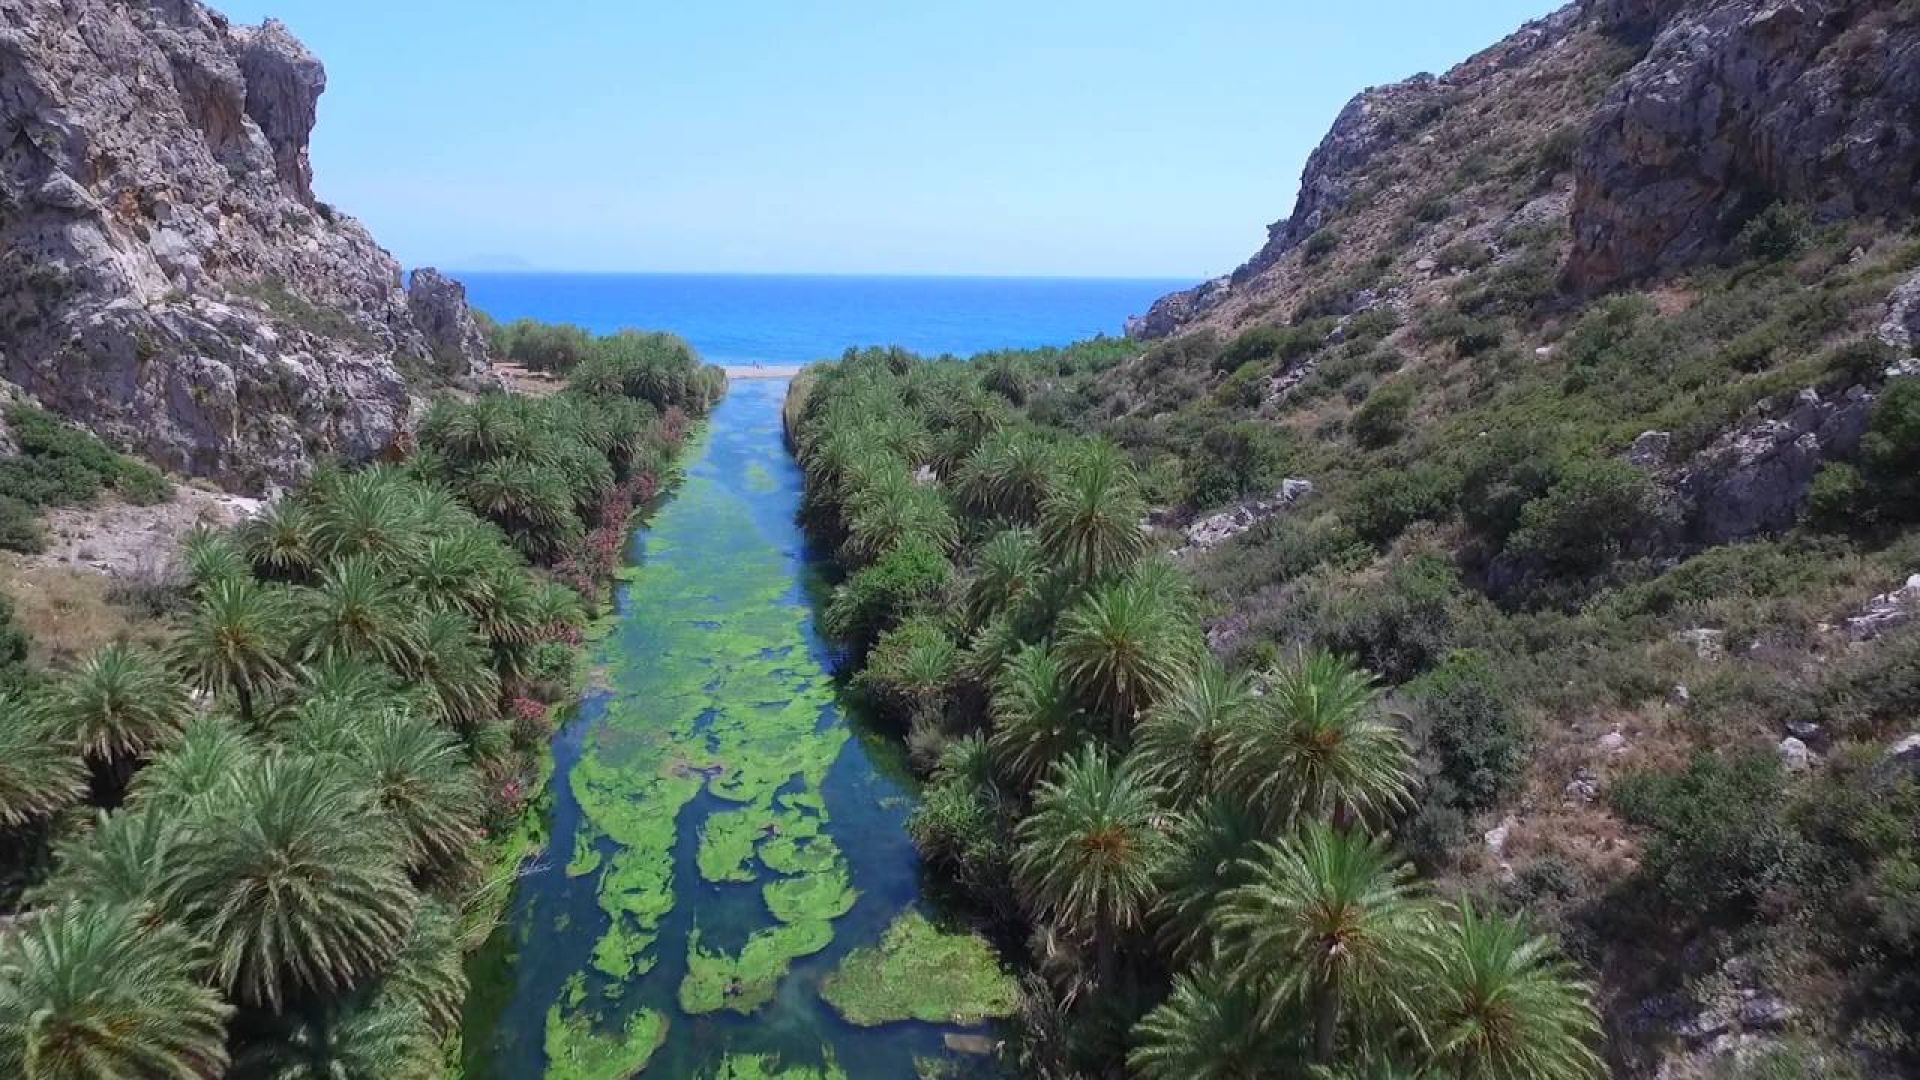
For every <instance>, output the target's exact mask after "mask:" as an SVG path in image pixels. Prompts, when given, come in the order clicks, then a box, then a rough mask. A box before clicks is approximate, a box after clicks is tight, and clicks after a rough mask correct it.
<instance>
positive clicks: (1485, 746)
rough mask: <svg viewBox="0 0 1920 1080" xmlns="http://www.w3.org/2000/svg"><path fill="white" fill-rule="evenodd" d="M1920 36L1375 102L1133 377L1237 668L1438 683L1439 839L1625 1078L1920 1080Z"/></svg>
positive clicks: (1767, 18)
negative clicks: (1597, 1032)
mask: <svg viewBox="0 0 1920 1080" xmlns="http://www.w3.org/2000/svg"><path fill="white" fill-rule="evenodd" d="M1916 101H1920V3H1914V2H1913V0H1900V2H1895V0H1880V2H1865V0H1855V2H1848V0H1662V2H1647V0H1585V2H1582V3H1579V4H1575V5H1572V6H1569V7H1567V8H1565V9H1563V10H1561V11H1559V12H1557V13H1555V14H1553V15H1551V16H1548V17H1547V18H1545V19H1542V20H1539V21H1537V22H1534V23H1531V24H1529V25H1527V26H1524V27H1522V28H1521V29H1520V30H1519V31H1518V32H1516V33H1515V34H1513V35H1512V36H1510V37H1508V38H1507V39H1506V40H1504V41H1502V42H1500V43H1499V44H1497V45H1495V46H1494V47H1493V48H1491V49H1488V50H1486V51H1485V52H1483V53H1481V54H1479V55H1477V56H1475V57H1473V58H1471V59H1469V60H1468V61H1466V62H1465V63H1463V64H1461V65H1460V66H1458V67H1456V68H1455V69H1453V70H1451V71H1449V72H1447V73H1446V74H1445V75H1442V76H1438V77H1435V76H1420V77H1416V78H1414V79H1410V80H1408V81H1406V82H1402V83H1398V84H1395V85H1392V86H1387V87H1379V88H1375V89H1371V90H1368V91H1366V92H1364V93H1362V94H1361V95H1359V96H1358V97H1356V98H1355V99H1354V100H1353V101H1352V103H1351V104H1349V105H1348V106H1347V107H1346V108H1345V109H1344V110H1343V111H1342V112H1341V114H1340V116H1339V118H1338V119H1337V121H1336V122H1335V124H1334V126H1333V129H1332V131H1331V132H1330V133H1329V135H1328V136H1327V138H1326V140H1325V141H1324V142H1323V143H1322V144H1321V146H1320V147H1319V148H1318V149H1317V150H1316V151H1315V153H1314V154H1313V155H1312V157H1311V159H1310V161H1309V164H1308V166H1307V169H1306V172H1305V174H1304V176H1303V178H1302V182H1301V187H1300V194H1299V196H1298V200H1297V202H1296V204H1295V206H1294V208H1293V212H1292V213H1291V214H1290V215H1289V216H1288V217H1286V218H1285V219H1284V220H1282V221H1280V222H1278V223H1277V224H1275V225H1273V226H1272V227H1271V229H1270V232H1269V238H1268V242H1267V243H1266V245H1265V246H1264V247H1263V248H1262V249H1261V250H1260V251H1259V252H1258V253H1256V254H1255V255H1254V256H1253V257H1252V258H1251V259H1249V260H1248V261H1247V262H1246V263H1245V264H1244V265H1242V266H1241V267H1239V268H1238V269H1237V270H1235V271H1234V272H1232V273H1231V274H1229V275H1227V276H1224V277H1221V278H1219V279H1217V280H1214V281H1210V282H1207V283H1205V284H1203V285H1201V286H1200V287H1198V288H1195V289H1192V290H1188V291H1185V292H1181V293H1176V294H1174V295H1171V296H1168V297H1166V298H1164V299H1162V300H1160V301H1159V302H1158V303H1156V304H1155V305H1154V306H1153V308H1152V309H1151V310H1150V311H1149V312H1148V313H1147V314H1146V315H1144V316H1142V317H1141V318H1139V319H1137V320H1135V321H1134V322H1133V324H1132V326H1131V327H1130V334H1131V336H1132V338H1133V339H1134V340H1133V342H1132V343H1130V345H1129V346H1127V347H1122V346H1119V345H1116V344H1115V343H1111V342H1104V343H1093V344H1090V345H1085V346H1081V347H1079V348H1078V349H1076V350H1068V351H1065V352H1062V353H1059V354H1058V355H1054V354H1045V355H1036V356H1027V357H1020V356H1007V357H998V358H995V357H988V358H984V359H983V361H982V362H983V364H984V365H986V366H987V368H988V374H987V375H986V376H985V379H986V384H987V385H989V386H990V387H995V388H1000V389H1001V391H1002V392H1004V393H1006V394H1007V396H1009V398H1010V400H1014V401H1017V402H1020V403H1023V404H1024V408H1025V413H1026V415H1027V416H1029V417H1030V418H1031V419H1032V420H1034V421H1036V422H1038V423H1039V424H1041V425H1042V426H1044V427H1046V428H1052V429H1064V430H1066V431H1068V432H1071V433H1073V434H1076V435H1078V434H1089V433H1091V434H1098V435H1101V436H1104V437H1106V438H1107V439H1109V440H1111V441H1112V442H1114V443H1116V444H1117V445H1119V446H1120V447H1122V448H1123V449H1125V450H1126V451H1127V452H1128V453H1129V455H1130V456H1131V457H1132V459H1133V462H1134V464H1135V465H1136V466H1137V468H1138V470H1139V471H1140V473H1141V474H1142V476H1143V477H1144V478H1145V482H1146V485H1147V487H1148V493H1149V495H1150V496H1151V498H1152V500H1153V501H1154V502H1155V503H1157V504H1158V506H1157V509H1156V510H1155V511H1154V513H1153V514H1152V515H1151V516H1150V521H1151V523H1152V524H1153V525H1155V526H1156V527H1158V528H1159V529H1160V530H1162V534H1163V538H1164V540H1165V543H1166V546H1167V547H1168V548H1169V549H1172V550H1173V551H1174V552H1175V557H1176V559H1177V560H1178V561H1179V562H1180V564H1181V565H1182V566H1184V567H1185V568H1186V569H1187V571H1188V572H1189V575H1190V578H1191V580H1192V581H1193V582H1194V583H1195V584H1196V585H1197V586H1198V588H1199V589H1200V591H1201V592H1202V593H1203V595H1204V596H1205V598H1206V607H1207V612H1206V614H1207V627H1206V629H1207V637H1208V642H1209V644H1210V645H1211V646H1212V648H1213V651H1214V652H1215V653H1216V654H1217V655H1218V656H1220V657H1222V658H1223V659H1224V660H1225V661H1226V662H1227V663H1228V665H1229V666H1230V667H1237V668H1242V669H1247V670H1256V671H1257V670H1263V669H1265V668H1267V667H1269V666H1271V665H1273V664H1274V663H1276V662H1284V660H1285V658H1287V657H1289V656H1292V655H1295V654H1296V653H1297V652H1298V651H1299V650H1300V649H1302V648H1313V647H1324V648H1328V649H1331V650H1334V651H1336V652H1338V653H1342V654H1345V655H1348V656H1352V657H1355V658H1356V659H1358V660H1359V661H1360V662H1361V663H1363V664H1364V665H1365V666H1366V667H1367V668H1368V669H1369V670H1371V671H1373V672H1375V673H1376V674H1377V675H1378V676H1379V677H1380V678H1381V680H1382V681H1383V682H1384V683H1385V684H1387V685H1388V686H1390V687H1392V688H1393V693H1394V695H1395V698H1396V701H1397V702H1399V703H1400V704H1401V705H1402V706H1404V709H1405V713H1406V715H1407V717H1408V722H1409V726H1408V733H1409V736H1410V737H1411V738H1412V739H1413V740H1414V741H1415V742H1416V744H1417V745H1418V746H1419V748H1420V751H1419V752H1420V756H1421V758H1422V761H1423V763H1424V764H1423V767H1424V768H1425V769H1426V770H1427V773H1426V777H1425V781H1424V785H1423V788H1422V792H1421V795H1420V805H1419V807H1418V808H1417V810H1416V811H1415V812H1414V813H1412V814H1411V815H1409V816H1408V818H1407V819H1406V820H1404V821H1402V822H1400V823H1398V825H1397V826H1396V837H1397V839H1398V840H1399V841H1400V843H1401V844H1402V845H1403V846H1404V848H1405V849H1406V850H1408V851H1409V852H1411V853H1412V854H1413V855H1414V856H1415V858H1416V859H1417V860H1418V861H1419V863H1420V864H1421V866H1422V868H1423V869H1424V870H1426V871H1428V872H1431V873H1433V874H1434V875H1436V876H1437V877H1439V878H1440V879H1441V880H1442V881H1444V882H1446V883H1447V884H1446V888H1448V889H1451V890H1458V891H1460V892H1465V893H1469V894H1472V895H1476V896H1483V897H1487V898H1488V900H1489V902H1490V903H1495V904H1498V905H1501V906H1503V907H1508V908H1511V909H1513V910H1518V911H1524V912H1526V913H1527V914H1528V915H1529V916H1530V917H1532V918H1534V919H1536V920H1538V921H1540V922H1542V923H1544V924H1546V925H1549V926H1550V927H1552V928H1553V929H1554V930H1555V931H1556V932H1557V933H1558V934H1559V935H1560V936H1561V938H1562V940H1564V941H1566V942H1567V943H1568V946H1569V948H1570V950H1571V951H1572V952H1573V953H1574V954H1575V955H1576V957H1577V959H1578V960H1579V962H1580V964H1581V966H1582V968H1583V969H1584V970H1585V971H1586V972H1587V973H1588V974H1589V975H1590V977H1591V978H1592V979H1593V981H1594V983H1595V985H1596V987H1597V989H1598V992H1599V1000H1600V1004H1601V1008H1602V1011H1603V1014H1604V1016H1605V1022H1606V1027H1607V1047H1606V1052H1607V1056H1608V1059H1609V1063H1610V1065H1611V1066H1612V1068H1613V1070H1614V1072H1615V1073H1616V1074H1618V1075H1628V1076H1649V1077H1655V1076H1657V1077H1672V1078H1678V1077H1728V1076H1733V1077H1747V1076H1753V1077H1760V1076H1768V1077H1772V1076H1802V1075H1805V1076H1816V1075H1818V1076H1834V1077H1855V1076H1859V1077H1864V1076H1891V1075H1920V1039H1916V1038H1915V1037H1914V1036H1913V1034H1912V1033H1913V1032H1914V1031H1920V992H1916V989H1915V983H1914V980H1913V978H1912V974H1911V973H1912V972H1913V971H1915V970H1920V934H1916V933H1915V932H1914V930H1913V927H1914V926H1916V925H1920V922H1916V921H1915V920H1914V913H1915V912H1920V884H1916V883H1920V871H1915V869H1914V868H1915V867H1916V866H1920V765H1917V764H1916V762H1920V757H1917V756H1916V749H1915V748H1916V746H1920V719H1917V718H1920V588H1916V586H1920V573H1917V572H1920V481H1917V480H1916V479H1915V478H1916V477H1920V378H1916V376H1920V357H1916V355H1915V354H1916V351H1917V349H1916V346H1920V336H1917V335H1920V224H1917V218H1920V214H1917V213H1916V212H1917V211H1920V114H1917V113H1916V112H1915V111H1914V103H1915V102H1916Z"/></svg>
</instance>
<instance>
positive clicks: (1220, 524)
mask: <svg viewBox="0 0 1920 1080" xmlns="http://www.w3.org/2000/svg"><path fill="white" fill-rule="evenodd" d="M1311 494H1313V483H1312V481H1308V480H1300V479H1287V480H1283V481H1281V483H1280V487H1279V488H1277V489H1276V490H1275V491H1274V493H1273V494H1272V495H1271V496H1268V497H1267V498H1264V499H1251V500H1248V501H1247V502H1243V503H1241V504H1240V505H1238V506H1235V507H1232V508H1230V509H1227V510H1222V511H1220V512H1219V513H1216V514H1208V515H1207V516H1206V517H1203V518H1201V519H1200V520H1198V521H1195V522H1194V523H1193V524H1191V525H1189V526H1187V529H1186V536H1187V543H1186V546H1185V547H1182V548H1180V549H1178V550H1176V551H1175V552H1174V554H1176V555H1183V554H1186V553H1188V552H1192V551H1208V550H1211V549H1213V548H1216V547H1219V546H1220V545H1221V544H1224V543H1226V542H1227V541H1228V540H1231V539H1233V538H1234V537H1236V536H1239V535H1240V534H1241V533H1243V532H1246V531H1247V530H1249V529H1251V528H1253V527H1254V526H1255V525H1258V524H1260V523H1261V522H1264V521H1267V520H1269V519H1271V518H1274V517H1277V516H1279V515H1280V514H1281V513H1283V512H1284V511H1285V510H1286V509H1287V508H1288V507H1290V506H1292V505H1293V504H1294V503H1296V502H1299V501H1300V500H1301V499H1304V498H1306V497H1307V496H1308V495H1311Z"/></svg>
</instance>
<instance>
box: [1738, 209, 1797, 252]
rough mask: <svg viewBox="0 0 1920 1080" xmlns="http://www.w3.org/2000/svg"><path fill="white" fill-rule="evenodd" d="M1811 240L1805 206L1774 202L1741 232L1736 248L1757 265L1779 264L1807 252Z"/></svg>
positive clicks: (1755, 216)
mask: <svg viewBox="0 0 1920 1080" xmlns="http://www.w3.org/2000/svg"><path fill="white" fill-rule="evenodd" d="M1812 239H1813V218H1812V217H1811V216H1810V215H1809V214H1808V213H1807V211H1806V208H1805V207H1801V206H1795V205H1793V204H1791V203H1778V202H1777V203H1774V204H1773V205H1772V206H1769V207H1767V208H1766V209H1765V210H1762V211H1760V212H1759V213H1758V214H1755V215H1754V216H1753V218H1752V220H1750V221H1748V222H1747V223H1746V225H1744V226H1742V227H1741V229H1740V235H1739V237H1738V238H1737V239H1736V240H1735V246H1736V247H1738V248H1739V250H1740V253H1741V254H1742V255H1744V256H1746V257H1747V258H1749V259H1753V260H1755V261H1756V262H1769V263H1770V262H1780V261H1782V260H1785V259H1791V258H1793V257H1794V256H1795V255H1798V254H1800V253H1801V252H1802V251H1804V250H1806V247H1807V243H1808V242H1809V241H1810V240H1812Z"/></svg>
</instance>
